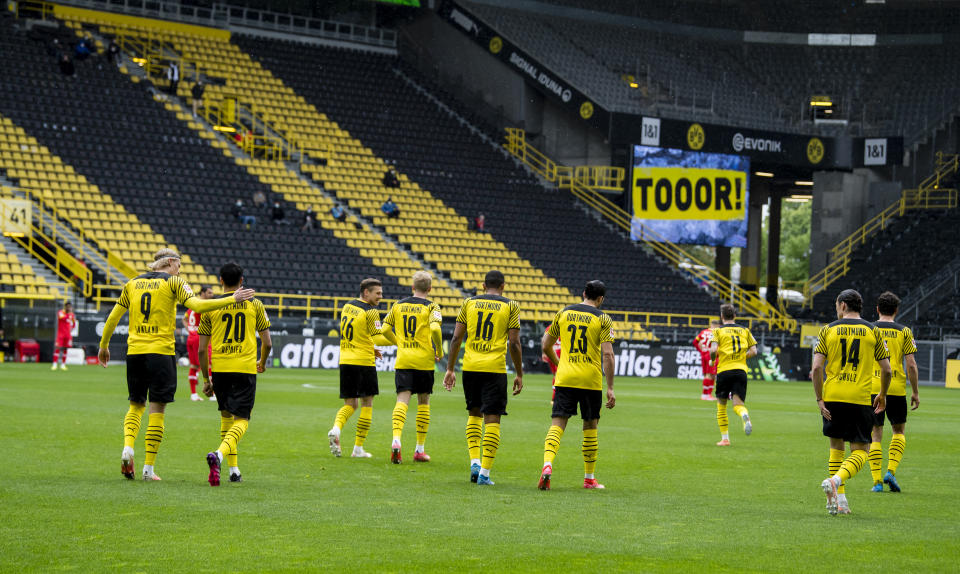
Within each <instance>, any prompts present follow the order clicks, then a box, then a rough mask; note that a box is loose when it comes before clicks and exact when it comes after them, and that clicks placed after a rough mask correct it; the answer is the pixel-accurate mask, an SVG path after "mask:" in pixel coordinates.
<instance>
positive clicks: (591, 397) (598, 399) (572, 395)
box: [553, 387, 603, 421]
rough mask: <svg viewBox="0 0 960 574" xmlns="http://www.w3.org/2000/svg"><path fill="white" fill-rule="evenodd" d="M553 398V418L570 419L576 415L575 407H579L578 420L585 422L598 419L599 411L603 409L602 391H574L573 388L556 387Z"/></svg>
mask: <svg viewBox="0 0 960 574" xmlns="http://www.w3.org/2000/svg"><path fill="white" fill-rule="evenodd" d="M556 389H557V393H556V395H555V396H554V397H553V416H554V418H558V417H559V418H570V417H572V416H573V415H575V414H577V405H578V404H579V405H580V418H582V419H583V420H585V421H589V420H594V419H599V418H600V409H601V408H603V391H592V390H589V389H575V388H573V387H557V388H556Z"/></svg>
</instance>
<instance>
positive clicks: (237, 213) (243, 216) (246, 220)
mask: <svg viewBox="0 0 960 574" xmlns="http://www.w3.org/2000/svg"><path fill="white" fill-rule="evenodd" d="M230 214H231V215H233V216H234V217H236V218H237V221H239V222H240V223H241V224H243V225H246V226H247V229H252V228H253V227H254V226H255V225H256V224H257V218H256V217H254V216H253V215H250V214H248V213H247V211H246V208H244V206H243V200H240V199H238V200H237V202H236V203H234V204H233V208H232V209H231V210H230Z"/></svg>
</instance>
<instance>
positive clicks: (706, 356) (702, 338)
mask: <svg viewBox="0 0 960 574" xmlns="http://www.w3.org/2000/svg"><path fill="white" fill-rule="evenodd" d="M719 326H720V321H718V320H717V319H711V320H710V327H708V328H707V329H704V330H703V331H700V332H699V333H697V336H696V337H694V339H693V348H694V349H696V350H698V351H700V367H701V369H702V370H703V392H702V393H701V394H700V400H703V401H715V400H717V398H716V397H715V396H713V384H714V381H716V379H717V364H716V363H714V362H713V361H712V360H711V359H710V344H711V343H713V330H714V329H716V328H717V327H719Z"/></svg>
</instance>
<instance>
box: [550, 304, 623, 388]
mask: <svg viewBox="0 0 960 574" xmlns="http://www.w3.org/2000/svg"><path fill="white" fill-rule="evenodd" d="M612 324H613V321H612V320H611V319H610V317H609V316H608V315H607V314H606V313H603V312H601V311H600V310H599V309H597V308H596V307H591V306H590V305H585V304H583V303H580V304H577V305H568V306H566V307H564V308H563V309H562V310H561V311H560V312H559V313H557V316H556V317H554V318H553V324H552V325H550V335H551V336H552V337H556V338H557V340H559V341H560V344H561V352H560V364H559V365H558V366H557V377H556V381H557V382H556V383H555V384H556V386H558V387H573V388H577V389H589V390H592V391H599V390H601V389H602V388H603V366H602V364H601V361H600V358H601V353H600V345H601V344H602V343H612V342H613V335H612V334H611V333H610V326H611V325H612Z"/></svg>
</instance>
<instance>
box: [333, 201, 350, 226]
mask: <svg viewBox="0 0 960 574" xmlns="http://www.w3.org/2000/svg"><path fill="white" fill-rule="evenodd" d="M330 215H331V216H332V217H333V218H334V219H336V220H337V221H339V222H341V223H343V222H344V221H346V220H347V212H346V211H344V210H343V208H342V207H340V204H339V203H338V204H336V205H334V206H333V208H331V209H330Z"/></svg>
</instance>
